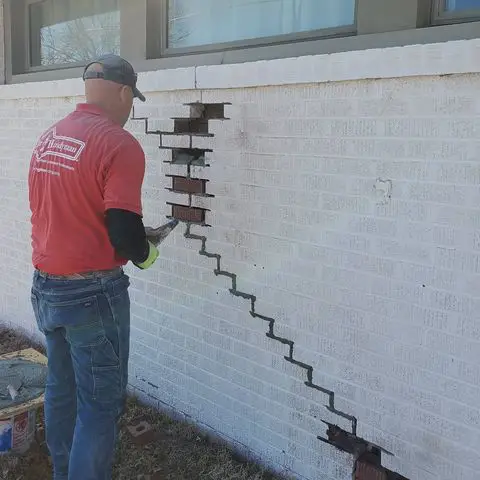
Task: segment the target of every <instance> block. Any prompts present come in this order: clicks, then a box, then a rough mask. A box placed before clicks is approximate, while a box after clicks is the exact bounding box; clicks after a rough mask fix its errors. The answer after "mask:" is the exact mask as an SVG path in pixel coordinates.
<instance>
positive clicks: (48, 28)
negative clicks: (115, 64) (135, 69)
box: [12, 0, 120, 72]
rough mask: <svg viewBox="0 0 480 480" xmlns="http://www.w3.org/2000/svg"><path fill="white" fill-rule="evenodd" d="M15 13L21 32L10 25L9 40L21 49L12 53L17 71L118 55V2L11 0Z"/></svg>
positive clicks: (63, 65)
mask: <svg viewBox="0 0 480 480" xmlns="http://www.w3.org/2000/svg"><path fill="white" fill-rule="evenodd" d="M15 11H16V12H17V15H18V16H17V19H21V18H25V19H26V22H25V23H24V24H23V29H22V28H21V27H22V25H21V23H20V22H18V24H17V25H16V24H15V23H17V22H15V23H14V24H13V25H12V27H13V28H12V36H15V35H17V37H16V38H17V39H18V40H23V41H18V43H17V44H14V46H15V47H19V46H20V44H22V45H23V49H20V48H18V49H17V50H16V53H18V54H19V56H20V57H21V61H19V59H18V58H17V70H19V71H23V72H24V71H31V70H39V69H48V68H50V69H51V68H60V67H66V66H72V65H75V64H84V63H86V62H87V61H88V60H90V59H92V58H95V57H96V56H98V55H101V54H104V53H120V10H119V6H118V0H43V1H39V0H14V2H12V12H15ZM17 27H19V28H17ZM19 30H23V31H22V32H19ZM20 34H21V35H22V39H20V38H19V36H18V35H20ZM14 40H15V38H14ZM20 63H21V64H20Z"/></svg>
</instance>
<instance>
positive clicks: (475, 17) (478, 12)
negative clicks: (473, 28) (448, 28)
mask: <svg viewBox="0 0 480 480" xmlns="http://www.w3.org/2000/svg"><path fill="white" fill-rule="evenodd" d="M478 21H480V8H476V9H472V10H461V11H453V12H448V11H447V10H446V9H445V0H432V24H433V25H449V24H454V23H468V22H478Z"/></svg>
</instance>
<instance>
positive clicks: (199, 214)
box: [169, 203, 205, 224]
mask: <svg viewBox="0 0 480 480" xmlns="http://www.w3.org/2000/svg"><path fill="white" fill-rule="evenodd" d="M169 205H171V206H172V217H173V218H175V219H177V220H180V221H182V222H189V223H202V224H203V223H205V210H204V209H203V208H197V207H188V206H186V205H177V204H173V203H171V204H169Z"/></svg>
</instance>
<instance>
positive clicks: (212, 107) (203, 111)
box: [187, 102, 230, 120]
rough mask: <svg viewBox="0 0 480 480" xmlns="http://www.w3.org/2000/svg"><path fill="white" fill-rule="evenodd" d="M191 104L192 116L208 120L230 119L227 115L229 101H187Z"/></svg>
mask: <svg viewBox="0 0 480 480" xmlns="http://www.w3.org/2000/svg"><path fill="white" fill-rule="evenodd" d="M187 105H188V106H190V118H195V119H207V120H228V119H227V118H226V117H225V105H230V104H229V103H197V102H196V103H187Z"/></svg>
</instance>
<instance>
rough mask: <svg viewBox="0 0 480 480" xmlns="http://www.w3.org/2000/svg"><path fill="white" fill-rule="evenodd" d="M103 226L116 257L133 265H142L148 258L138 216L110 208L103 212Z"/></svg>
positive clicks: (147, 247) (143, 229)
mask: <svg viewBox="0 0 480 480" xmlns="http://www.w3.org/2000/svg"><path fill="white" fill-rule="evenodd" d="M105 224H106V226H107V230H108V236H109V238H110V242H111V244H112V246H113V248H114V249H115V252H116V253H117V255H119V256H120V257H122V258H126V259H128V260H130V261H131V262H133V263H134V264H140V263H143V262H144V261H145V260H146V259H147V258H148V253H149V245H148V242H147V237H146V235H145V227H144V225H143V220H142V217H141V216H140V215H138V214H136V213H133V212H129V211H128V210H121V209H117V208H112V209H109V210H107V211H106V212H105Z"/></svg>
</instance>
